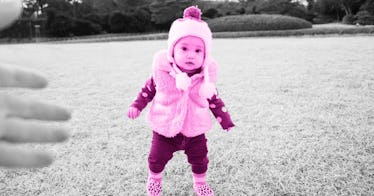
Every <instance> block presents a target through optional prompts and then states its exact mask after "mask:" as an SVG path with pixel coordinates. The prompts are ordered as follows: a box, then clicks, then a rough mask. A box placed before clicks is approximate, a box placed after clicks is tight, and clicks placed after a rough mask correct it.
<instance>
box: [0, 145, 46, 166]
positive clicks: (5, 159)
mask: <svg viewBox="0 0 374 196" xmlns="http://www.w3.org/2000/svg"><path fill="white" fill-rule="evenodd" d="M52 162H53V158H52V156H51V155H50V154H48V153H46V152H40V151H36V150H24V149H20V148H17V147H16V146H14V145H9V144H8V143H5V142H0V166H1V167H12V168H36V167H46V166H48V165H50V164H51V163H52Z"/></svg>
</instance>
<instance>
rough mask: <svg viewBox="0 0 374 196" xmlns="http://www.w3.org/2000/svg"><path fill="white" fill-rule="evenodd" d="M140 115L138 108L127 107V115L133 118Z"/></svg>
mask: <svg viewBox="0 0 374 196" xmlns="http://www.w3.org/2000/svg"><path fill="white" fill-rule="evenodd" d="M139 115H140V111H139V110H138V108H136V107H132V106H131V107H129V109H128V110H127V117H129V118H131V119H135V118H137V117H138V116H139Z"/></svg>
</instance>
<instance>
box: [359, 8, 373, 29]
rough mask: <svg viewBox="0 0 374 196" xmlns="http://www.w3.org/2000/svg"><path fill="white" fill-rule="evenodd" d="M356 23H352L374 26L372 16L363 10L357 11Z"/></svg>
mask: <svg viewBox="0 0 374 196" xmlns="http://www.w3.org/2000/svg"><path fill="white" fill-rule="evenodd" d="M356 19H357V20H356V21H354V23H355V24H360V25H374V15H371V14H370V12H368V11H366V10H363V11H359V12H358V13H357V14H356Z"/></svg>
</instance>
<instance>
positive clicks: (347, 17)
mask: <svg viewBox="0 0 374 196" xmlns="http://www.w3.org/2000/svg"><path fill="white" fill-rule="evenodd" d="M355 20H356V17H355V16H353V15H345V16H344V17H343V20H342V22H343V23H344V24H353V23H354V21H355Z"/></svg>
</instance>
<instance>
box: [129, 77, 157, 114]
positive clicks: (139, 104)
mask: <svg viewBox="0 0 374 196" xmlns="http://www.w3.org/2000/svg"><path fill="white" fill-rule="evenodd" d="M155 94H156V88H155V83H154V80H153V77H151V78H149V79H148V80H147V81H146V83H145V85H144V86H143V88H142V90H141V91H140V92H139V93H138V96H137V97H136V99H135V101H134V102H133V103H132V104H131V106H132V107H135V108H137V109H138V110H139V111H142V110H143V109H144V108H145V107H146V106H147V104H148V103H149V102H151V101H152V100H153V97H154V96H155Z"/></svg>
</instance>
